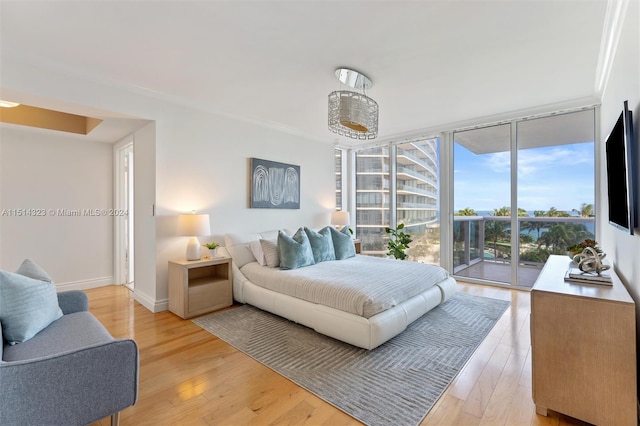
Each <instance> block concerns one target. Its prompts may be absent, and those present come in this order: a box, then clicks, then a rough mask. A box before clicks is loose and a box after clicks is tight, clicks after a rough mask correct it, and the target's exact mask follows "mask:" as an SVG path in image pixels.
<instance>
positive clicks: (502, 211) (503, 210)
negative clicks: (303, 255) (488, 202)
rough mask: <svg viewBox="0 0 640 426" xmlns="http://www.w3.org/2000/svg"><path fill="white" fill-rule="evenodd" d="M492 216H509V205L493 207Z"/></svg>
mask: <svg viewBox="0 0 640 426" xmlns="http://www.w3.org/2000/svg"><path fill="white" fill-rule="evenodd" d="M493 215H494V216H511V207H507V206H504V207H500V208H499V209H493Z"/></svg>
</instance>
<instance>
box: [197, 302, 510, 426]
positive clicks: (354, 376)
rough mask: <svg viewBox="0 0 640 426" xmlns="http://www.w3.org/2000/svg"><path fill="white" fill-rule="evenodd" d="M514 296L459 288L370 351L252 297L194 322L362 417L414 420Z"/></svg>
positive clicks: (375, 421)
mask: <svg viewBox="0 0 640 426" xmlns="http://www.w3.org/2000/svg"><path fill="white" fill-rule="evenodd" d="M509 304H510V303H509V302H507V301H504V300H497V299H489V298H486V297H479V296H471V295H467V294H463V293H457V294H456V295H454V296H453V297H452V298H451V299H450V300H448V301H447V302H446V303H444V304H442V305H440V306H438V307H437V308H435V309H433V310H432V311H430V312H428V313H427V314H425V315H424V316H423V317H422V318H420V319H418V320H417V321H415V322H414V323H413V324H411V325H410V326H409V327H408V328H407V329H406V330H405V331H404V332H402V333H401V334H399V335H398V336H396V337H394V338H393V339H391V340H389V341H387V342H386V343H384V344H382V345H381V346H379V347H377V348H376V349H373V350H371V351H367V350H365V349H360V348H356V347H355V346H351V345H349V344H347V343H343V342H340V341H338V340H335V339H332V338H330V337H327V336H323V335H321V334H319V333H316V332H315V331H313V330H312V329H310V328H307V327H304V326H301V325H299V324H296V323H294V322H291V321H288V320H286V319H283V318H281V317H278V316H276V315H272V314H270V313H267V312H264V311H261V310H259V309H257V308H254V307H252V306H249V305H243V306H240V307H237V308H234V309H230V310H227V311H224V312H220V313H217V314H211V315H208V316H205V317H201V318H197V319H195V320H193V322H194V323H195V324H197V325H199V326H200V327H202V328H204V329H205V330H207V331H209V332H210V333H212V334H214V335H215V336H218V337H219V338H220V339H222V340H224V341H225V342H227V343H229V344H230V345H232V346H234V347H235V348H236V349H238V350H240V351H242V352H244V353H246V354H247V355H249V356H250V357H252V358H254V359H255V360H257V361H259V362H261V363H262V364H264V365H265V366H267V367H269V368H270V369H272V370H273V371H275V372H276V373H278V374H281V375H282V376H284V377H286V378H288V379H289V380H291V381H293V382H294V383H296V384H298V385H299V386H301V387H303V388H305V389H307V390H308V391H310V392H311V393H313V394H315V395H317V396H318V397H320V398H322V399H323V400H325V401H327V402H328V403H330V404H332V405H333V406H335V407H336V408H339V409H340V410H342V411H344V412H346V413H347V414H349V415H350V416H352V417H354V418H356V419H357V420H359V421H361V422H363V423H365V424H368V425H371V426H377V425H385V426H386V425H406V426H415V425H417V424H419V423H420V422H421V421H422V419H423V418H424V417H425V416H426V415H427V413H428V412H429V410H430V409H431V407H432V406H433V404H434V403H435V402H436V401H437V399H438V398H439V397H440V395H441V394H442V393H443V392H444V390H445V389H446V388H447V386H448V385H449V383H451V381H452V380H453V379H454V378H455V376H456V375H457V374H458V372H459V371H460V370H461V369H462V367H463V366H464V365H465V363H466V362H467V360H468V359H469V358H470V357H471V355H472V354H473V352H474V351H475V350H476V348H477V347H478V345H479V344H480V342H482V340H483V339H484V338H485V336H486V335H487V334H488V333H489V331H491V329H492V328H493V326H494V325H495V323H496V322H497V320H498V319H499V318H500V317H501V316H502V314H503V313H504V311H505V310H506V309H507V307H508V306H509Z"/></svg>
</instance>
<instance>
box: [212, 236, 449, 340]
mask: <svg viewBox="0 0 640 426" xmlns="http://www.w3.org/2000/svg"><path fill="white" fill-rule="evenodd" d="M286 233H287V234H288V235H291V234H292V233H291V232H290V231H286ZM277 236H278V231H267V232H262V233H257V234H227V235H225V247H224V250H226V252H227V253H228V254H229V255H230V256H231V258H232V271H233V297H234V299H235V300H236V301H237V302H239V303H246V304H250V305H252V306H255V307H257V308H260V309H262V310H265V311H268V312H271V313H274V314H276V315H279V316H282V317H284V318H287V319H289V320H291V321H294V322H297V323H299V324H302V325H305V326H307V327H310V328H312V329H314V330H315V331H317V332H318V333H322V334H324V335H327V336H330V337H333V338H335V339H338V340H341V341H343V342H346V343H349V344H352V345H354V346H358V347H361V348H364V349H373V348H375V347H377V346H379V345H381V344H382V343H384V342H386V341H387V340H389V339H391V338H392V337H394V336H396V335H398V334H399V333H401V332H402V331H404V330H405V329H406V328H407V326H408V325H409V324H411V323H412V322H413V321H415V320H416V319H418V318H420V317H421V316H422V315H424V314H425V313H426V312H428V311H430V310H431V309H433V308H434V307H436V306H438V305H439V304H441V303H443V302H445V301H446V300H447V299H449V298H450V297H451V296H452V295H453V294H454V293H455V292H456V282H455V280H454V279H453V278H451V277H450V276H449V274H448V273H447V272H446V271H445V270H444V269H442V268H440V267H438V266H434V265H426V264H420V263H415V262H404V261H397V260H392V259H383V258H375V257H370V256H362V255H355V256H353V257H349V258H347V259H343V260H331V261H324V262H319V263H316V264H314V265H311V266H305V267H302V268H297V269H292V270H280V269H278V268H270V267H268V266H263V265H260V264H259V263H258V262H257V261H256V257H255V256H254V253H253V252H252V250H251V248H250V245H251V244H252V241H259V240H261V239H263V240H271V241H273V240H275V239H277ZM400 277H401V278H402V279H399V278H400ZM335 294H337V295H338V296H337V297H336V296H335Z"/></svg>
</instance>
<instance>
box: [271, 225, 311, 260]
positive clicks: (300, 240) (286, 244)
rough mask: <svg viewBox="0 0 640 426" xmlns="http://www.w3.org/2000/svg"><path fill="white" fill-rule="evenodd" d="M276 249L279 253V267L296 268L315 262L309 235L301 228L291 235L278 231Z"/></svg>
mask: <svg viewBox="0 0 640 426" xmlns="http://www.w3.org/2000/svg"><path fill="white" fill-rule="evenodd" d="M278 251H279V253H280V269H297V268H302V267H303V266H309V265H313V264H314V263H315V261H314V260H313V251H312V250H311V244H310V243H309V237H307V233H306V232H304V229H303V228H300V229H298V231H296V233H295V234H294V235H293V237H289V236H288V235H287V234H285V233H284V232H282V231H279V232H278Z"/></svg>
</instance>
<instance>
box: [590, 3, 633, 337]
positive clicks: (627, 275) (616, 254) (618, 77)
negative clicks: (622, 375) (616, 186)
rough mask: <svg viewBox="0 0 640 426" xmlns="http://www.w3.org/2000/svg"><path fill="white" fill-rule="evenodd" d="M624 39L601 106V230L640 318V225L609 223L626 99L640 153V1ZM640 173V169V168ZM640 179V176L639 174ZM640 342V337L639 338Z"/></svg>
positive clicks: (604, 245)
mask: <svg viewBox="0 0 640 426" xmlns="http://www.w3.org/2000/svg"><path fill="white" fill-rule="evenodd" d="M628 3H629V6H628V9H627V13H626V18H625V21H624V27H623V29H622V33H621V37H620V41H619V44H618V48H617V51H616V54H615V58H614V63H613V67H612V70H611V74H610V76H609V79H608V82H607V85H606V89H605V92H604V96H603V99H602V108H601V133H600V137H601V144H600V146H599V147H598V150H599V151H598V153H599V155H600V158H601V159H602V167H601V170H600V176H599V177H598V178H599V182H598V183H599V186H600V198H599V200H598V206H599V208H598V215H597V217H598V229H599V237H598V238H599V239H600V241H599V242H600V245H601V246H602V248H603V250H604V251H605V252H606V253H607V257H608V258H610V259H611V260H612V261H613V263H614V266H615V270H616V272H617V273H618V274H619V275H620V278H621V279H622V280H623V281H624V283H625V284H626V285H627V287H628V289H629V291H630V293H631V295H632V297H633V298H634V300H635V302H636V307H637V308H636V309H637V312H638V318H639V319H640V228H636V229H635V235H633V236H631V235H627V234H625V233H624V232H622V231H619V230H617V229H615V228H614V227H613V226H611V225H609V224H608V216H609V212H608V205H607V198H606V197H607V181H606V173H607V170H606V164H605V163H604V159H605V158H606V151H605V140H606V137H607V135H608V133H609V132H610V131H611V129H612V128H613V125H614V124H615V122H616V120H617V119H618V116H619V115H620V112H621V111H622V105H623V102H624V101H625V100H628V101H629V108H630V109H631V110H633V115H634V120H633V121H634V128H635V131H636V137H635V139H636V140H635V146H636V151H637V152H636V155H637V156H640V152H638V151H640V143H639V141H638V138H639V136H640V120H639V119H638V118H639V117H640V31H639V30H638V28H639V27H640V7H639V6H640V4H639V3H638V2H637V1H629V2H628ZM639 160H640V158H639ZM638 164H639V165H640V161H638ZM638 174H639V175H640V170H638ZM638 182H640V176H638ZM639 341H640V340H639Z"/></svg>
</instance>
